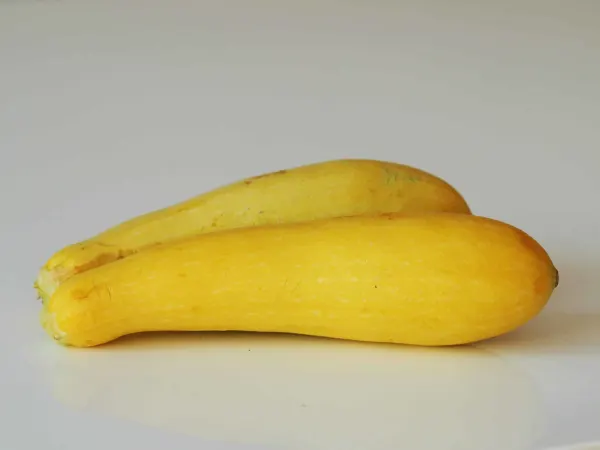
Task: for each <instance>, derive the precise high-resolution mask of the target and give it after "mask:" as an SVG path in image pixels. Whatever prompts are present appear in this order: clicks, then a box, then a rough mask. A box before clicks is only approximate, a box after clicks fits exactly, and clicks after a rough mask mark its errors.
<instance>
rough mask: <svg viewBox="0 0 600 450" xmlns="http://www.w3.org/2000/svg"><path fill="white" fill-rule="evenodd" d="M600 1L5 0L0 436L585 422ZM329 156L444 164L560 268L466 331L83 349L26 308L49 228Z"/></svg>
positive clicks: (485, 445)
mask: <svg viewBox="0 0 600 450" xmlns="http://www.w3.org/2000/svg"><path fill="white" fill-rule="evenodd" d="M599 80H600V2H596V1H594V0H587V1H586V0H573V1H568V2H567V1H558V0H546V1H542V0H539V1H535V0H520V1H517V0H505V1H502V2H488V1H475V0H472V1H470V0H454V1H451V2H450V1H445V0H425V1H417V0H414V1H408V0H397V1H385V0H371V1H367V0H363V1H358V0H346V1H342V0H303V1H299V0H295V1H292V0H283V1H278V2H276V1H266V0H264V1H259V0H247V1H242V0H222V1H212V2H211V1H191V0H190V1H184V0H175V1H174V0H171V1H163V2H159V1H158V0H151V1H141V0H140V1H134V0H130V1H116V0H114V1H106V0H103V1H99V0H97V1H89V0H87V1H86V0H81V1H77V2H75V1H67V0H62V1H61V0H46V1H43V0H38V1H35V0H12V1H7V0H0V155H1V158H0V208H1V209H0V232H1V234H0V250H1V253H0V255H1V257H0V283H1V284H0V294H1V296H0V350H1V352H2V353H1V354H2V358H3V360H2V366H1V371H0V382H1V384H0V394H1V395H0V448H2V449H7V450H8V449H10V450H21V449H30V448H36V447H37V448H44V449H46V450H55V449H61V450H63V449H80V448H86V449H89V450H95V449H106V448H145V449H147V450H151V449H164V448H177V449H182V450H186V449H192V448H193V449H205V448H206V449H218V450H242V449H243V450H248V449H316V450H321V449H327V450H333V449H344V450H350V449H361V450H364V449H369V450H379V449H385V450H387V449H398V448H410V449H415V450H418V449H443V450H445V449H461V450H467V449H477V450H488V449H490V450H495V449H498V450H507V449H511V450H512V449H523V450H530V449H531V450H533V449H543V448H548V447H550V446H558V445H566V444H571V443H575V442H583V441H592V440H600V389H599V388H598V379H600V299H599V297H600V275H599V274H600V239H599V237H598V233H600V203H599V197H600V178H599V176H598V172H599V170H600V127H599V126H598V122H599V120H600V82H599ZM341 157H365V158H375V159H384V160H392V161H396V162H401V163H406V164H410V165H414V166H417V167H420V168H422V169H425V170H428V171H430V172H433V173H435V174H437V175H439V176H441V177H443V178H445V179H446V180H448V181H449V182H450V183H452V184H453V185H454V186H455V187H457V188H458V189H459V190H460V191H461V193H462V194H463V195H464V196H465V197H466V199H467V200H468V202H469V204H470V206H471V207H472V209H473V210H474V212H475V213H476V214H480V215H485V216H489V217H494V218H497V219H500V220H504V221H507V222H510V223H512V224H514V225H516V226H518V227H521V228H523V229H524V230H525V231H527V232H528V233H529V234H531V235H532V236H534V237H535V238H536V239H537V240H538V241H539V242H540V243H542V244H543V245H544V246H545V248H546V249H547V250H548V252H549V253H550V255H551V256H552V258H553V260H554V262H555V264H556V266H557V267H558V269H559V270H560V273H561V283H560V286H559V288H558V289H557V291H556V293H555V295H554V296H553V297H552V300H551V302H550V303H549V305H548V307H547V309H546V310H545V311H544V313H543V314H542V315H541V316H540V317H538V318H537V319H535V320H534V321H532V322H531V323H530V324H528V325H527V326H525V327H523V328H522V329H521V330H519V331H518V332H516V333H513V334H511V335H509V336H505V337H503V338H499V339H496V340H494V341H491V342H487V343H485V344H481V345H478V346H475V347H465V348H462V349H454V350H448V349H446V350H443V351H442V350H431V349H430V350H425V349H415V348H404V347H400V346H378V345H367V344H357V343H340V342H331V341H327V340H320V339H311V338H292V337H283V336H281V337H276V338H275V337H272V336H254V335H252V336H248V335H244V334H210V333H205V334H202V333H199V334H194V335H185V336H180V335H175V336H164V335H152V336H146V337H136V338H127V339H123V340H121V341H119V342H117V343H114V345H109V346H105V347H102V348H97V349H90V350H85V351H83V350H73V349H65V348H61V347H59V346H57V345H56V344H55V343H54V342H52V341H51V340H50V339H49V338H48V337H47V336H46V335H45V334H44V333H43V332H42V330H41V327H40V326H39V325H38V320H37V317H38V313H39V306H40V305H39V303H37V302H36V301H35V296H34V292H33V289H32V282H33V280H34V278H35V276H36V273H37V270H38V269H39V267H40V266H41V265H42V264H43V263H44V262H45V260H46V259H47V258H48V257H49V256H50V255H51V254H52V253H53V252H54V251H56V250H58V249H59V248H60V247H62V246H64V245H66V244H68V243H71V242H74V241H77V240H80V239H83V238H85V237H88V236H90V235H93V234H95V233H97V232H99V231H101V230H103V229H104V228H106V227H108V226H111V225H113V224H115V223H118V222H120V221H122V220H125V219H127V218H130V217H132V216H135V215H137V214H140V213H143V212H147V211H150V210H153V209H156V208H159V207H163V206H166V205H168V204H171V203H174V202H177V201H180V200H183V199H186V198H188V197H191V196H193V195H196V194H199V193H201V192H204V191H206V190H209V189H212V188H214V187H217V186H219V185H221V184H224V183H228V182H231V181H235V180H237V179H239V178H242V177H245V176H249V175H256V174H259V173H263V172H268V171H271V170H278V169H282V168H289V167H293V166H295V165H299V164H305V163H309V162H316V161H320V160H326V159H333V158H341Z"/></svg>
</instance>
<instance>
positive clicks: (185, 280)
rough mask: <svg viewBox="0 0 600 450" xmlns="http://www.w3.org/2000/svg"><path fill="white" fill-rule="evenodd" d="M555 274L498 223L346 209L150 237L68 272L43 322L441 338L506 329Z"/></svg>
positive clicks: (529, 310) (78, 327)
mask: <svg viewBox="0 0 600 450" xmlns="http://www.w3.org/2000/svg"><path fill="white" fill-rule="evenodd" d="M557 283H558V273H557V271H556V269H555V268H554V266H553V264H552V262H551V260H550V258H549V257H548V255H547V254H546V252H545V251H544V249H543V248H542V247H541V246H540V245H539V244H538V243H537V242H536V241H535V240H533V239H532V238H531V237H529V236H528V235H527V234H525V233H524V232H522V231H520V230H518V229H516V228H514V227H512V226H510V225H507V224H504V223H502V222H498V221H494V220H491V219H486V218H482V217H477V216H472V215H463V214H424V215H421V214H419V215H401V214H384V215H376V216H354V217H344V218H333V219H323V220H318V221H314V222H308V223H307V222H305V223H296V224H287V225H271V226H261V227H250V228H242V229H236V230H229V231H224V232H219V233H210V234H204V235H198V236H194V237H192V238H188V239H184V240H181V241H176V242H172V243H169V244H164V245H160V246H156V247H154V248H151V249H148V250H146V251H145V252H140V253H138V254H136V255H133V256H131V257H129V258H125V259H122V260H120V261H116V262H113V263H110V264H106V265H104V266H101V267H98V268H96V269H92V270H89V271H86V272H83V273H81V274H78V275H76V276H74V277H72V278H70V279H69V280H67V281H65V282H64V283H63V284H61V286H60V287H59V288H58V289H57V291H56V292H55V294H54V295H53V296H52V297H51V298H50V299H49V300H48V301H46V302H44V310H43V313H42V322H43V325H44V327H45V329H46V330H47V332H48V333H49V334H50V335H51V336H53V337H54V339H56V340H57V341H58V342H60V343H62V344H65V345H71V346H94V345H98V344H102V343H106V342H108V341H111V340H113V339H116V338H118V337H120V336H123V335H127V334H130V333H136V332H143V331H152V330H169V331H177V330H198V331H201V330H245V331H264V332H285V333H299V334H306V335H314V336H327V337H332V338H341V339H352V340H360V341H376V342H395V343H406V344H417V345H452V344H463V343H469V342H474V341H478V340H481V339H485V338H490V337H493V336H497V335H500V334H503V333H506V332H508V331H510V330H513V329H515V328H517V327H518V326H520V325H522V324H523V323H525V322H526V321H528V320H529V319H531V318H532V317H533V316H534V315H536V314H537V313H538V312H539V311H540V310H541V309H542V308H543V307H544V305H545V304H546V302H547V301H548V299H549V297H550V295H551V293H552V292H553V289H554V288H555V286H556V285H557Z"/></svg>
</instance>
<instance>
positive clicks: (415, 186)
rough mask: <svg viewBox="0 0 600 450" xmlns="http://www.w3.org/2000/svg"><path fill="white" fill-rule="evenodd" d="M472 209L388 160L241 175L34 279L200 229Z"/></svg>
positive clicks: (124, 227)
mask: <svg viewBox="0 0 600 450" xmlns="http://www.w3.org/2000/svg"><path fill="white" fill-rule="evenodd" d="M424 211H437V212H456V213H470V210H469V207H468V206H467V204H466V202H465V201H464V199H463V197H462V196H461V195H460V194H459V193H458V192H457V191H456V190H455V189H454V188H453V187H452V186H450V185H449V184H448V183H446V182H445V181H443V180H441V179H440V178H437V177H435V176H433V175H431V174H429V173H426V172H423V171H421V170H418V169H415V168H412V167H408V166H405V165H401V164H395V163H391V162H383V161H373V160H334V161H326V162H322V163H317V164H311V165H306V166H301V167H296V168H293V169H290V170H282V171H279V172H274V173H269V174H266V175H261V176H258V177H254V178H249V179H246V180H242V181H239V182H236V183H233V184H230V185H227V186H224V187H221V188H219V189H215V190H213V191H211V192H208V193H205V194H202V195H199V196H197V197H194V198H192V199H189V200H187V201H185V202H182V203H178V204H175V205H173V206H170V207H168V208H165V209H161V210H158V211H154V212H152V213H149V214H145V215H142V216H139V217H136V218H133V219H131V220H128V221H126V222H124V223H122V224H120V225H118V226H115V227H113V228H110V229H108V230H106V231H104V232H103V233H100V234H98V235H96V236H94V237H92V238H90V239H88V240H85V241H83V242H79V243H76V244H74V245H70V246H68V247H66V248H64V249H62V250H60V251H59V252H58V253H56V254H55V255H53V256H52V258H50V259H49V260H48V262H47V263H46V265H45V266H44V267H43V268H42V269H41V271H40V273H39V275H38V278H37V281H36V283H35V285H36V288H37V290H38V294H39V296H40V297H41V298H48V297H49V296H51V295H52V293H53V292H54V291H55V289H56V287H57V286H58V285H59V284H60V283H61V282H63V281H64V280H67V279H68V278H70V277H71V276H73V275H74V274H76V273H81V272H84V271H86V270H89V269H92V268H94V267H98V266H101V265H103V264H106V263H109V262H111V261H115V260H117V259H122V258H124V257H127V256H129V255H131V254H134V253H137V252H139V251H140V250H143V249H145V248H148V247H150V246H153V245H156V244H158V243H164V242H168V241H172V240H175V239H179V238H184V237H189V236H193V235H196V234H200V233H209V232H214V231H220V230H226V229H232V228H239V227H248V226H256V225H266V224H278V223H294V222H302V221H309V220H316V219H323V218H329V217H338V216H348V215H356V214H372V213H385V212H424Z"/></svg>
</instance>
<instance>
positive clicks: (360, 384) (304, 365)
mask: <svg viewBox="0 0 600 450" xmlns="http://www.w3.org/2000/svg"><path fill="white" fill-rule="evenodd" d="M52 359H53V367H52V368H51V369H49V370H50V373H49V374H48V379H49V380H50V382H51V383H52V386H51V387H52V390H53V393H54V395H55V396H56V397H57V398H58V399H59V400H60V401H61V402H62V403H64V404H67V405H69V406H70V407H75V408H79V409H84V410H87V411H94V412H99V413H102V414H108V415H111V416H115V417H119V418H122V419H126V420H131V421H135V422H138V423H142V424H145V425H148V426H154V427H160V428H162V429H165V430H169V431H175V432H180V433H186V434H193V435H197V436H201V437H203V438H206V439H212V440H224V441H237V442H240V443H248V444H261V445H264V446H265V447H267V448H286V449H288V448H291V449H306V448H310V449H315V450H319V449H328V450H330V449H370V450H377V449H392V448H396V449H397V448H411V449H450V448H459V449H461V450H468V449H473V450H475V449H476V450H481V449H487V450H493V449H498V450H500V449H502V450H506V449H511V450H518V449H529V448H531V446H532V445H533V442H534V441H535V440H536V439H537V438H538V437H539V432H540V426H541V424H540V416H541V414H540V402H539V397H538V396H537V394H536V390H535V387H534V385H533V384H532V383H531V380H530V379H529V378H528V376H527V375H526V374H525V373H523V372H522V371H520V370H519V369H518V368H517V367H515V366H513V365H512V364H511V363H509V362H507V361H505V360H503V359H502V358H501V357H499V356H495V355H493V354H492V353H488V352H486V351H484V350H481V349H476V348H473V347H463V348H446V349H424V348H410V347H402V346H386V345H372V344H360V343H349V342H340V341H334V340H325V339H313V338H305V337H296V336H285V335H256V334H244V333H204V334H157V335H146V336H140V337H131V338H126V339H123V340H121V341H119V342H118V343H115V344H114V345H109V346H105V347H103V348H96V349H89V350H74V349H71V350H65V349H62V348H58V347H57V349H56V350H55V351H53V355H52Z"/></svg>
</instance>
